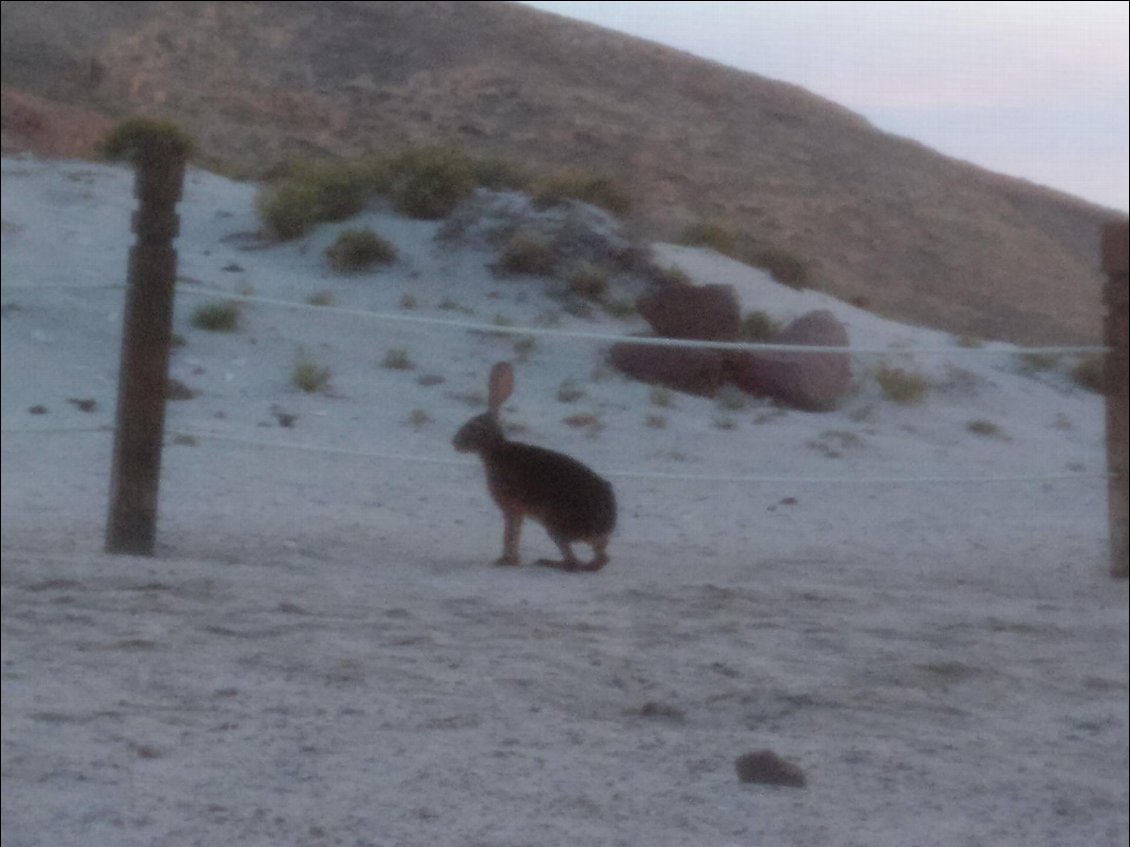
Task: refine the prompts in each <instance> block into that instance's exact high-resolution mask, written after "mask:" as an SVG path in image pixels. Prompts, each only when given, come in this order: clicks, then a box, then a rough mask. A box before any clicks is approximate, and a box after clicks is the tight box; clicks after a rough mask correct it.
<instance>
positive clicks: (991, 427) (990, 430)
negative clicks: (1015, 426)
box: [965, 419, 1001, 438]
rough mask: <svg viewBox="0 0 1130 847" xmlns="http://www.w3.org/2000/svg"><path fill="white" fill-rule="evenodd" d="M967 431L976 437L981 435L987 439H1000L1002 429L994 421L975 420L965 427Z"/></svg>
mask: <svg viewBox="0 0 1130 847" xmlns="http://www.w3.org/2000/svg"><path fill="white" fill-rule="evenodd" d="M965 428H966V430H968V431H969V432H972V433H973V434H974V435H980V436H983V437H985V438H1000V437H1001V428H1000V427H999V426H997V425H996V424H995V423H993V422H992V421H986V420H980V419H978V420H975V421H970V422H969V423H967V424H966V425H965Z"/></svg>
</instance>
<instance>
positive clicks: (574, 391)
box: [557, 379, 585, 403]
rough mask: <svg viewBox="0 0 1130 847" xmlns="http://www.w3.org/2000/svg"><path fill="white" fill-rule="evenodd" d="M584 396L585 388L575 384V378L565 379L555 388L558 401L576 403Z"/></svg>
mask: <svg viewBox="0 0 1130 847" xmlns="http://www.w3.org/2000/svg"><path fill="white" fill-rule="evenodd" d="M584 396H585V390H584V389H583V388H581V387H580V386H579V385H577V382H576V380H573V379H567V380H565V381H564V382H562V383H561V385H560V386H558V388H557V402H558V403H576V402H577V401H578V400H580V399H581V398H582V397H584Z"/></svg>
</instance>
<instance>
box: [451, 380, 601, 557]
mask: <svg viewBox="0 0 1130 847" xmlns="http://www.w3.org/2000/svg"><path fill="white" fill-rule="evenodd" d="M489 384H490V400H489V409H488V411H487V412H485V413H484V414H481V415H479V416H477V417H474V418H471V420H469V421H467V423H465V424H463V426H462V427H461V428H460V429H459V432H457V433H456V434H455V439H454V442H453V443H454V445H455V449H456V450H458V451H459V452H461V453H478V454H479V456H480V457H481V458H482V460H483V467H484V468H485V469H486V474H487V487H488V488H489V489H490V495H491V497H493V498H494V502H495V503H497V504H498V507H499V508H500V509H502V515H503V518H504V521H505V528H504V531H503V542H502V556H501V557H500V558H499V559H498V560H497V562H496V564H499V565H518V564H520V563H521V562H520V560H519V558H518V536H519V534H520V533H521V531H522V520H523V519H524V518H525V517H526V516H527V515H528V516H529V517H531V518H533V519H534V520H536V521H538V522H540V523H541V524H542V525H543V526H544V527H545V529H546V532H548V533H549V537H550V538H551V539H553V542H554V543H555V544H556V545H557V547H558V549H560V550H561V555H562V556H563V557H564V558H563V559H562V560H561V561H559V562H558V561H550V560H544V559H543V560H539V562H538V564H541V565H548V566H550V567H556V568H560V569H562V570H566V571H598V570H600V569H601V568H603V567H604V566H605V565H606V564H608V554H607V553H606V552H605V548H606V547H607V546H608V541H609V539H610V538H611V536H612V530H613V528H614V527H615V525H616V496H615V495H614V494H613V492H612V486H611V485H610V484H609V483H608V481H607V480H604V479H602V478H601V477H599V476H597V475H596V474H595V473H593V472H592V471H591V470H589V469H588V468H587V467H585V466H584V465H583V464H581V463H580V462H578V461H577V460H576V459H572V458H570V457H569V456H566V455H564V454H562V453H556V452H554V451H553V450H546V449H545V448H544V447H535V446H534V445H532V444H521V443H518V442H516V441H509V440H507V438H506V435H505V434H504V433H503V432H502V427H501V425H500V424H499V422H498V412H499V409H501V408H502V404H503V403H504V402H506V398H507V397H509V396H510V393H511V392H512V391H513V390H514V370H513V368H511V367H510V365H509V363H507V362H499V363H498V364H496V365H495V366H494V367H493V368H492V369H491V372H490V383H489ZM575 541H583V542H584V543H586V544H588V545H589V546H591V547H592V549H593V554H594V555H593V558H592V561H590V562H588V563H584V562H581V561H580V560H578V559H577V557H576V556H574V555H573V550H572V548H571V547H570V545H571V544H572V543H573V542H575Z"/></svg>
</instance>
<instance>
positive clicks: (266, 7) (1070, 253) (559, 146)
mask: <svg viewBox="0 0 1130 847" xmlns="http://www.w3.org/2000/svg"><path fill="white" fill-rule="evenodd" d="M63 6H65V8H60V7H63ZM798 49H799V47H798ZM3 79H4V83H5V86H6V88H7V89H8V91H6V96H5V108H4V124H5V149H6V150H11V149H15V148H18V147H19V146H20V144H21V140H20V139H21V132H20V125H16V122H14V120H13V118H12V116H11V112H12V109H10V107H9V103H10V102H12V101H13V98H14V97H15V96H16V95H17V93H18V92H20V91H26V92H29V93H31V94H34V95H37V96H39V97H42V98H48V99H50V100H51V101H56V102H60V103H65V104H68V105H70V106H72V107H73V106H81V107H85V108H88V109H90V110H91V111H92V112H97V113H99V114H101V115H111V116H122V115H126V114H133V113H144V114H149V115H160V116H164V117H168V118H171V119H173V120H176V121H178V122H179V123H181V124H182V125H184V126H185V127H186V128H187V129H189V130H190V131H191V132H192V133H193V134H194V135H195V136H196V137H197V138H198V139H199V141H200V144H201V147H202V150H203V152H204V154H205V155H207V156H209V157H212V158H214V159H218V160H222V161H224V162H227V163H229V165H232V166H238V167H239V168H241V169H243V170H245V171H246V172H249V173H255V172H260V171H262V170H263V169H264V168H265V167H267V166H269V165H270V164H271V163H273V162H276V161H277V160H279V159H281V158H284V157H288V156H295V155H305V154H321V153H330V154H341V155H353V154H358V153H362V152H365V151H369V150H383V149H389V148H399V147H403V146H405V145H409V144H419V143H429V144H434V143H443V144H450V145H457V146H460V147H464V148H466V149H468V150H472V151H476V152H492V153H498V154H502V155H505V156H508V157H513V158H515V159H518V160H521V161H525V162H529V163H531V164H533V165H535V166H553V165H562V164H578V163H582V164H585V165H588V166H591V167H594V168H598V169H602V170H605V171H607V172H609V173H612V174H615V175H616V176H618V177H619V178H621V179H623V180H624V181H625V182H626V183H627V184H628V186H629V187H630V188H631V190H632V192H633V194H634V196H635V197H636V198H637V202H638V208H637V211H636V216H637V218H638V223H639V225H640V226H641V227H642V228H644V229H645V230H646V231H647V232H648V233H649V234H650V235H652V236H654V237H661V238H662V237H666V238H671V237H673V236H675V235H677V233H678V232H679V231H680V230H681V229H682V228H683V227H684V226H686V225H687V224H688V223H691V222H694V221H697V220H700V219H719V220H725V221H727V222H728V223H731V224H733V225H735V226H737V227H739V228H740V229H742V230H744V231H747V232H748V233H750V234H751V235H753V236H754V237H755V238H756V239H757V241H758V242H759V243H760V244H762V245H764V246H765V247H767V248H773V249H777V250H784V251H787V252H789V253H792V254H794V255H796V256H798V257H801V258H803V259H804V260H805V261H806V262H808V263H809V265H810V266H811V269H812V271H813V276H814V278H815V280H816V281H817V284H818V285H819V287H821V288H823V289H825V290H827V291H829V292H832V293H835V294H836V295H838V296H840V297H843V298H845V299H850V300H856V301H858V302H866V304H867V305H868V307H869V308H872V309H874V310H875V311H877V312H880V313H882V314H884V315H888V316H892V317H897V318H900V319H904V320H910V321H913V322H918V323H926V324H930V325H933V326H936V327H939V328H943V329H947V330H950V331H952V332H956V333H960V334H970V335H977V336H985V337H992V338H1003V339H1008V340H1013V341H1024V342H1077V341H1082V342H1091V341H1096V340H1097V339H1098V338H1099V327H1100V315H1101V303H1100V285H1101V279H1100V276H1099V274H1098V269H1097V268H1098V231H1099V226H1100V224H1101V222H1102V221H1104V220H1105V219H1107V218H1109V217H1111V216H1112V215H1113V213H1111V212H1109V211H1106V210H1103V209H1100V208H1098V207H1095V206H1092V205H1090V204H1087V203H1085V202H1083V201H1080V200H1076V199H1073V198H1071V197H1068V196H1065V195H1062V194H1058V193H1056V192H1052V191H1050V190H1047V189H1043V188H1040V187H1038V186H1034V185H1031V184H1029V183H1025V182H1023V181H1019V180H1015V179H1009V178H1005V177H1001V176H998V175H994V174H991V173H988V172H986V171H984V170H981V169H978V168H975V167H972V166H970V165H967V164H963V163H961V162H957V161H954V160H952V159H948V158H946V157H943V156H940V155H938V154H936V153H934V152H932V151H930V150H928V149H927V148H925V147H923V146H921V145H918V144H915V143H912V142H909V141H907V140H904V139H900V138H896V137H893V136H890V135H887V134H884V133H881V132H879V131H877V130H875V129H874V128H873V127H872V126H870V125H869V124H868V123H867V122H866V121H865V120H863V119H862V118H861V117H859V116H857V115H855V114H852V113H850V112H849V111H847V110H845V109H843V108H842V107H839V106H837V105H835V104H833V103H830V102H828V101H826V100H823V99H821V98H818V97H816V96H814V95H812V94H810V93H807V92H805V91H803V90H801V89H799V88H796V87H794V86H790V85H786V84H783V83H779V82H773V81H770V80H767V79H764V78H761V77H758V76H756V75H752V74H748V73H743V72H739V71H736V70H732V69H729V68H725V67H723V66H720V65H717V64H714V63H711V62H707V61H703V60H700V59H697V58H694V57H691V56H689V55H686V54H683V53H680V52H678V51H675V50H671V49H668V48H664V47H661V46H658V45H655V44H652V43H649V42H645V41H641V40H637V39H632V38H629V37H626V36H621V35H619V34H615V33H612V32H609V31H606V30H602V29H599V28H596V27H592V26H589V25H585V24H581V23H576V22H573V21H568V20H565V19H563V18H558V17H556V16H552V15H547V14H545V13H541V12H537V11H534V10H531V9H528V8H525V7H521V6H517V5H512V4H505V3H488V2H478V3H476V2H458V3H448V2H436V3H397V2H393V3H363V2H292V3H283V4H279V3H187V2H173V3H125V2H97V3H94V2H74V3H65V4H62V3H57V2H37V3H28V2H6V3H4V4H3ZM20 102H26V101H20ZM22 121H23V123H27V115H26V114H24V115H23V118H22ZM44 121H46V118H45V119H44ZM32 123H34V121H32Z"/></svg>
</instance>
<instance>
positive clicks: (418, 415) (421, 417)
mask: <svg viewBox="0 0 1130 847" xmlns="http://www.w3.org/2000/svg"><path fill="white" fill-rule="evenodd" d="M431 422H432V416H431V415H429V414H428V413H427V412H425V411H424V410H423V409H413V410H412V414H411V415H409V417H408V423H410V424H411V425H412V426H414V427H417V428H419V427H422V426H424V425H425V424H430V423H431Z"/></svg>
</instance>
